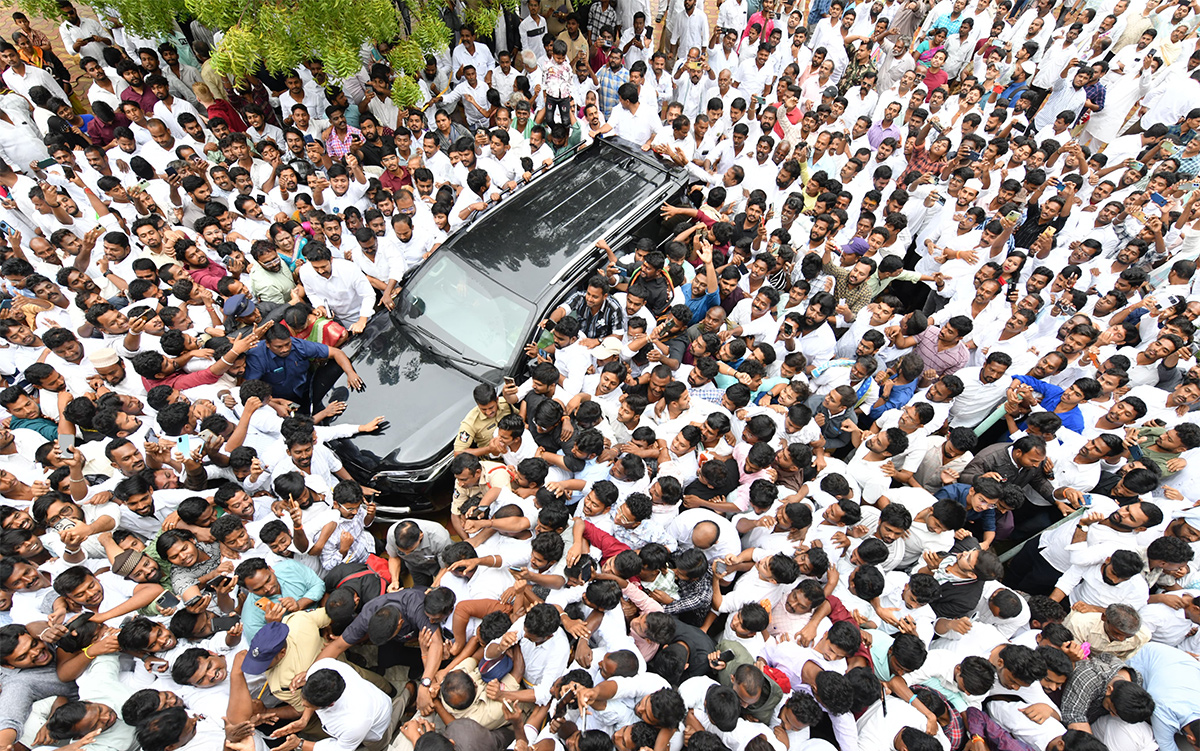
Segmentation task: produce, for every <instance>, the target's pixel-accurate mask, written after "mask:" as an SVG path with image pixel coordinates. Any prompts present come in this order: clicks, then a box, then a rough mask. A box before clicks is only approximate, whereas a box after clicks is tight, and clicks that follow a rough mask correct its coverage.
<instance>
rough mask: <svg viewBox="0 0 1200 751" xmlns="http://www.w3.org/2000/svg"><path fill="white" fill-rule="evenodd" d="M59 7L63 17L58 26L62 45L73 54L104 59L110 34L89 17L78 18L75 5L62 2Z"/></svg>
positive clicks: (109, 41) (109, 42) (110, 40)
mask: <svg viewBox="0 0 1200 751" xmlns="http://www.w3.org/2000/svg"><path fill="white" fill-rule="evenodd" d="M60 7H61V10H62V14H63V18H64V19H65V20H64V21H63V22H62V23H61V24H59V26H58V33H59V35H60V36H61V37H62V43H63V46H64V47H66V48H67V51H68V52H70V53H71V54H73V55H79V56H80V57H94V58H96V59H97V60H103V59H104V48H105V47H106V46H107V45H110V44H112V41H113V40H112V35H111V34H109V33H108V31H107V30H106V29H105V28H104V27H103V26H101V25H100V22H98V21H95V20H93V19H91V18H80V17H79V11H77V10H75V6H74V5H71V4H69V3H64V4H63V5H62V6H60Z"/></svg>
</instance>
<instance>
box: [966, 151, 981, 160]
mask: <svg viewBox="0 0 1200 751" xmlns="http://www.w3.org/2000/svg"><path fill="white" fill-rule="evenodd" d="M967 158H969V159H970V160H971V161H972V162H978V161H979V160H980V159H982V158H983V154H982V153H980V152H978V151H968V152H967Z"/></svg>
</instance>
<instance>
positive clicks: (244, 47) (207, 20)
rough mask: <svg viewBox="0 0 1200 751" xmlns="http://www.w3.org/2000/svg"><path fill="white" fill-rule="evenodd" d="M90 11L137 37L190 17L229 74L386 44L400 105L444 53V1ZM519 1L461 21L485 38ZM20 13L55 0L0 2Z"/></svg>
mask: <svg viewBox="0 0 1200 751" xmlns="http://www.w3.org/2000/svg"><path fill="white" fill-rule="evenodd" d="M87 2H89V3H90V4H92V5H93V7H94V8H95V9H96V11H97V14H98V15H108V16H111V15H114V14H115V15H116V16H118V17H119V18H120V19H121V21H122V23H124V24H125V26H127V27H128V28H129V29H130V30H131V31H133V32H135V33H136V34H138V35H141V36H146V37H150V38H154V37H158V36H163V35H166V34H169V33H171V32H173V31H174V28H175V27H174V23H175V20H176V19H177V18H179V17H184V16H191V17H194V18H196V19H198V20H199V21H200V22H201V23H202V24H204V25H205V26H207V27H209V28H210V29H219V30H221V31H223V32H225V36H224V37H223V38H222V39H221V42H220V44H218V45H217V48H216V49H215V50H214V51H213V65H214V66H215V67H216V69H217V70H218V71H220V72H221V73H224V74H225V75H228V76H230V77H231V78H233V79H238V78H242V77H244V76H247V75H251V74H253V73H254V72H255V71H256V70H257V69H258V66H259V63H260V62H261V63H262V64H263V65H265V66H266V68H267V69H268V70H269V71H271V72H273V73H280V72H283V71H286V70H292V69H294V68H296V67H298V66H299V65H300V64H301V63H302V62H303V61H304V60H305V59H308V58H313V57H315V58H319V59H321V60H322V61H323V62H324V63H325V70H326V71H328V72H329V74H330V75H331V76H334V77H345V76H350V75H353V74H354V73H356V72H357V71H358V70H359V68H361V67H362V62H361V61H360V60H359V57H358V52H359V50H360V49H361V47H362V45H363V44H367V43H372V42H376V41H383V42H389V43H390V47H389V48H388V53H387V59H388V62H389V63H391V65H392V68H393V70H394V71H395V74H396V75H395V81H394V83H393V86H392V100H393V101H394V102H395V103H396V105H397V106H400V107H407V106H411V105H413V104H415V103H416V102H418V101H419V100H420V98H421V90H420V87H419V86H418V85H417V82H416V76H417V74H418V73H420V71H421V69H422V68H423V67H424V65H425V55H427V54H436V53H438V52H441V51H444V50H445V49H447V47H448V46H449V44H450V41H451V33H450V30H449V29H448V28H447V27H446V24H445V23H444V22H443V21H442V18H441V15H440V13H441V10H442V8H443V6H444V5H445V4H446V2H447V0H408V2H407V3H406V6H407V9H408V12H409V22H408V23H405V20H404V18H403V17H402V16H401V15H400V13H399V11H398V10H397V7H396V5H394V4H393V3H392V0H87ZM518 3H519V0H474V1H473V2H470V3H469V6H468V8H467V10H466V12H465V13H464V14H463V15H464V19H463V20H464V23H466V24H467V25H468V26H470V27H471V28H472V29H474V30H475V31H476V33H478V34H480V35H481V36H488V37H490V36H491V35H492V33H493V32H494V30H495V26H496V19H497V18H498V17H499V15H500V13H501V12H502V10H503V9H504V8H508V9H509V10H512V11H515V10H516V8H517V6H518ZM18 4H19V5H20V7H21V8H22V9H23V10H25V11H26V12H27V13H31V14H34V15H38V16H42V17H43V18H50V19H56V20H57V19H59V18H61V14H60V13H59V10H58V0H0V5H3V6H7V7H12V6H15V5H18Z"/></svg>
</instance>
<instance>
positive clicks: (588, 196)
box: [314, 140, 688, 515]
mask: <svg viewBox="0 0 1200 751" xmlns="http://www.w3.org/2000/svg"><path fill="white" fill-rule="evenodd" d="M687 182H688V176H687V173H686V172H684V171H683V170H681V169H678V168H676V167H673V166H668V165H666V164H664V163H663V162H661V161H660V160H658V159H657V158H656V157H655V156H654V155H653V154H649V153H646V152H643V151H641V150H640V149H639V148H638V147H637V146H634V145H632V144H629V143H627V142H623V141H614V140H599V141H597V142H595V143H594V144H592V145H591V146H589V147H588V148H587V149H583V150H581V151H579V152H578V153H576V154H575V155H574V156H572V157H570V158H569V159H567V160H565V161H563V162H561V163H560V164H556V165H555V166H554V167H553V168H551V169H550V170H549V171H548V172H546V173H545V174H543V175H541V176H540V177H538V178H537V179H536V180H535V181H534V182H533V183H531V184H530V185H528V186H526V187H524V188H522V189H521V190H519V191H517V192H516V193H515V194H513V195H511V196H509V197H507V198H505V199H504V200H503V201H502V202H500V203H499V204H497V205H495V206H492V207H490V208H489V209H488V210H487V211H484V212H482V213H481V214H480V215H479V216H477V217H475V218H474V219H473V220H472V222H471V224H469V225H468V226H465V227H462V228H460V229H459V231H458V232H457V233H455V234H454V235H453V236H452V237H451V238H450V239H449V240H448V241H447V242H446V243H445V244H444V245H442V246H441V247H440V248H439V249H438V250H437V252H435V253H434V254H433V255H431V256H430V257H429V258H428V259H427V260H426V261H425V263H424V264H422V265H421V267H420V269H419V270H418V271H417V272H416V273H415V274H414V275H413V276H412V277H411V278H410V279H409V280H407V282H406V283H405V286H404V291H403V293H402V295H401V298H400V299H399V300H398V301H397V305H396V309H395V310H394V311H391V312H388V311H386V310H381V311H380V312H379V313H378V314H377V315H376V316H375V317H374V318H373V319H372V320H371V323H370V325H368V326H367V329H366V331H365V332H363V335H362V336H360V337H358V338H356V339H355V340H354V341H353V342H351V343H350V344H349V345H348V346H347V348H346V349H347V354H348V355H349V356H350V359H351V360H352V361H353V362H354V367H355V369H356V370H357V371H358V374H359V375H360V376H361V377H362V379H363V382H364V383H365V384H366V390H365V391H364V392H361V393H351V394H350V395H349V397H348V398H347V397H346V396H345V393H346V391H345V387H344V381H342V380H341V379H342V374H341V371H340V370H338V369H337V367H336V366H333V367H330V366H326V367H324V368H323V369H321V370H320V371H319V372H318V374H317V377H316V378H315V379H314V381H315V382H314V394H315V395H316V396H317V397H328V398H334V397H341V398H345V399H346V401H347V407H346V411H345V412H344V413H343V414H342V415H341V416H340V417H339V418H338V421H339V422H347V423H349V424H361V423H365V422H367V421H369V420H370V419H372V418H374V417H376V416H378V415H381V414H382V415H385V416H386V417H387V419H388V423H389V425H388V427H387V429H385V430H384V431H382V432H380V433H376V434H371V435H358V436H355V437H354V438H353V439H349V440H343V441H340V442H335V443H334V448H335V449H336V450H337V452H338V454H339V456H341V458H342V460H343V462H344V463H345V465H346V468H347V469H348V470H349V472H350V473H351V475H352V476H353V477H354V478H355V479H356V480H357V481H358V482H360V483H363V484H364V485H369V486H371V487H373V488H375V489H377V490H379V491H380V493H381V494H382V498H381V499H380V501H379V503H380V505H381V506H382V507H383V508H381V509H380V512H381V515H383V513H384V512H385V511H386V507H387V506H389V505H392V506H395V505H404V506H409V507H411V509H412V511H413V512H417V513H421V512H428V511H431V510H433V504H432V502H431V501H430V499H429V497H428V496H427V494H426V491H427V490H428V489H429V486H430V485H431V484H432V483H433V482H434V481H435V480H436V479H437V478H438V477H439V476H440V475H441V474H442V473H443V472H444V471H445V469H446V467H447V466H449V464H450V460H451V459H452V458H453V454H452V447H453V441H454V437H455V434H456V432H457V430H458V425H459V423H460V422H461V421H462V419H463V417H464V416H465V415H466V414H467V412H468V411H470V409H471V408H472V407H473V406H474V401H473V400H472V397H471V391H472V389H474V387H475V386H476V385H478V384H479V383H487V384H491V385H493V386H496V387H497V388H499V385H500V384H501V382H502V381H503V379H504V377H505V376H514V377H516V378H517V381H518V383H519V382H520V381H521V380H522V379H523V378H524V377H525V375H526V373H525V370H526V366H527V359H526V357H525V355H524V353H523V351H522V350H523V348H524V345H525V344H527V343H528V342H530V341H532V340H533V339H534V337H535V329H536V328H537V326H538V324H539V323H540V322H541V321H542V319H544V318H545V317H546V316H547V315H548V314H549V312H550V311H552V310H553V309H554V308H555V307H556V306H558V305H560V304H561V303H562V302H563V300H564V299H566V297H568V296H569V295H570V294H571V293H572V292H573V291H575V290H577V289H579V288H581V287H582V286H583V285H584V284H585V283H586V280H587V277H588V276H589V275H590V274H591V273H592V272H593V271H594V270H595V269H596V268H598V267H599V266H600V265H601V263H602V262H603V260H604V254H603V252H602V251H599V250H598V249H597V248H596V247H595V242H596V240H598V239H601V238H603V239H605V240H607V241H608V243H609V244H610V245H611V246H612V247H613V248H615V249H618V251H619V249H621V248H622V247H627V246H628V243H629V242H630V241H631V240H632V239H634V238H640V237H649V238H651V239H653V240H655V241H656V242H661V241H663V240H665V239H666V238H667V237H669V236H670V233H671V232H670V229H669V227H668V226H665V225H664V223H663V222H661V221H660V218H659V208H660V207H661V205H662V204H663V203H664V202H670V203H673V204H676V205H683V204H682V203H681V202H682V200H683V188H684V186H685V185H686V184H687ZM537 331H540V329H537ZM318 401H324V399H320V398H319V399H318ZM317 408H319V407H317Z"/></svg>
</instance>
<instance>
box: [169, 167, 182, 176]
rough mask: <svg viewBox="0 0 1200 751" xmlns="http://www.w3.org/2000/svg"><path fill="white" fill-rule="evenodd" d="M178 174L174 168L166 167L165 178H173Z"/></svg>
mask: <svg viewBox="0 0 1200 751" xmlns="http://www.w3.org/2000/svg"><path fill="white" fill-rule="evenodd" d="M178 174H179V170H177V169H175V168H174V167H167V177H175V176H176V175H178Z"/></svg>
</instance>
